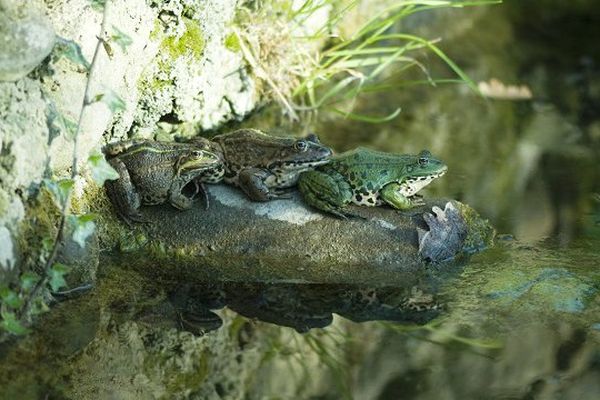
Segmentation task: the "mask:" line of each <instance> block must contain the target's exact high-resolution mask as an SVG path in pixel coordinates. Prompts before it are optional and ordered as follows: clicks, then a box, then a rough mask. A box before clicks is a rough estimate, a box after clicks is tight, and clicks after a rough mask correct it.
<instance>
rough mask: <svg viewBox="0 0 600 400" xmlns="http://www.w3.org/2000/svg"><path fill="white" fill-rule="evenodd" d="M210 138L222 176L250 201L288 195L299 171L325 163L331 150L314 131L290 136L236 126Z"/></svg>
mask: <svg viewBox="0 0 600 400" xmlns="http://www.w3.org/2000/svg"><path fill="white" fill-rule="evenodd" d="M212 141H213V144H214V147H213V149H214V150H215V151H218V152H220V155H221V156H222V158H223V160H224V162H225V175H224V177H223V180H224V181H225V182H227V183H229V184H232V185H235V186H238V187H240V188H241V189H242V190H243V191H244V192H245V193H246V195H247V196H248V197H249V198H250V199H251V200H254V201H269V200H272V199H281V198H289V193H288V192H289V188H291V187H293V186H295V185H296V183H297V181H298V177H299V176H300V174H301V173H302V172H304V171H308V170H310V169H312V168H315V167H317V166H320V165H324V164H326V163H327V162H329V157H330V156H331V154H332V151H331V149H330V148H329V147H326V146H324V145H322V144H321V143H320V142H319V140H318V139H317V137H316V136H315V135H308V136H307V137H306V138H303V139H294V138H287V137H274V136H269V135H267V134H265V133H263V132H261V131H259V130H256V129H240V130H237V131H234V132H230V133H226V134H223V135H218V136H215V137H214V138H212ZM286 189H287V190H286Z"/></svg>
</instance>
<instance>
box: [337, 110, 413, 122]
mask: <svg viewBox="0 0 600 400" xmlns="http://www.w3.org/2000/svg"><path fill="white" fill-rule="evenodd" d="M331 111H333V112H335V113H337V114H341V115H343V116H344V117H346V118H348V119H351V120H355V121H362V122H368V123H370V124H381V123H384V122H388V121H391V120H392V119H394V118H396V117H397V116H398V114H400V112H401V111H402V110H401V109H400V108H397V109H396V110H395V111H394V112H392V113H391V114H389V115H386V116H384V117H373V116H370V115H364V114H356V113H352V112H346V111H342V110H340V109H338V108H334V107H331Z"/></svg>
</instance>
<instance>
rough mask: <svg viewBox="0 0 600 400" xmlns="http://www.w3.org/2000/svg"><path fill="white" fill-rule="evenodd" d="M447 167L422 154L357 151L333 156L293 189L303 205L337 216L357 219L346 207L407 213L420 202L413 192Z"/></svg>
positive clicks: (423, 152) (303, 177)
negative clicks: (382, 208)
mask: <svg viewBox="0 0 600 400" xmlns="http://www.w3.org/2000/svg"><path fill="white" fill-rule="evenodd" d="M447 170H448V167H447V166H446V165H445V164H444V163H443V162H442V161H440V160H437V159H436V158H434V157H433V156H432V155H431V153H430V152H429V151H427V150H423V151H421V152H420V153H419V154H417V155H412V154H395V153H387V152H382V151H377V150H372V149H368V148H365V147H359V148H356V149H354V150H351V151H348V152H345V153H341V154H338V155H336V156H334V157H332V158H331V161H330V162H329V163H328V164H327V165H324V166H321V167H319V168H317V169H315V170H313V171H307V172H304V173H303V174H302V175H301V176H300V178H299V180H298V189H299V190H300V193H301V194H302V197H303V199H304V201H305V202H306V203H307V204H308V205H309V206H312V207H314V208H316V209H318V210H321V211H325V212H328V213H330V214H333V215H335V216H337V217H339V218H343V219H347V218H348V217H357V216H358V215H357V214H355V213H353V212H351V211H350V210H349V209H348V205H349V204H356V205H359V206H367V207H374V206H381V205H384V204H387V205H389V206H391V207H392V208H394V209H397V210H403V211H404V210H409V209H411V208H413V207H417V206H420V205H423V204H424V201H423V199H422V198H421V197H420V196H419V195H418V194H417V193H418V192H419V191H420V190H421V189H423V188H424V187H425V186H427V185H429V184H430V183H431V182H432V181H433V180H435V179H437V178H439V177H441V176H443V175H444V174H445V173H446V171H447Z"/></svg>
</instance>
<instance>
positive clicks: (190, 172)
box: [104, 141, 224, 223]
mask: <svg viewBox="0 0 600 400" xmlns="http://www.w3.org/2000/svg"><path fill="white" fill-rule="evenodd" d="M104 153H105V154H106V156H107V158H108V163H109V164H110V165H111V166H112V167H113V168H114V169H115V170H116V171H117V172H118V173H119V176H120V177H119V179H117V180H114V181H106V183H105V187H106V191H107V194H108V196H109V198H110V199H111V201H112V203H113V205H114V206H115V209H116V211H117V213H118V214H119V215H120V216H121V217H122V218H123V220H125V222H127V223H131V221H141V220H142V218H141V215H140V213H139V207H140V206H141V205H155V204H161V203H165V202H169V203H170V204H171V205H173V206H174V207H176V208H178V209H182V210H183V209H188V208H190V207H191V205H192V201H191V199H190V198H188V197H186V196H185V195H183V194H182V190H183V188H184V187H185V186H186V185H188V184H189V183H191V182H192V181H193V182H194V184H195V185H196V187H195V192H196V193H197V192H198V191H200V188H201V185H202V182H205V181H216V180H219V179H220V177H222V176H223V173H224V167H223V164H222V162H221V160H220V158H219V157H218V155H215V154H213V153H210V152H208V151H206V150H205V149H203V148H202V146H201V145H197V144H188V143H170V142H154V141H130V142H120V143H115V144H111V145H108V146H106V147H105V148H104Z"/></svg>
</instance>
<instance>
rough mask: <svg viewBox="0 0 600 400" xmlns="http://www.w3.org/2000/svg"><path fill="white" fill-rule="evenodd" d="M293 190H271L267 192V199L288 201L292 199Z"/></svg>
mask: <svg viewBox="0 0 600 400" xmlns="http://www.w3.org/2000/svg"><path fill="white" fill-rule="evenodd" d="M293 191H294V189H293V188H277V189H271V190H270V191H269V194H268V196H269V199H270V200H275V199H278V200H282V199H283V200H289V199H291V198H292V193H293Z"/></svg>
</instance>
